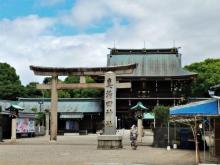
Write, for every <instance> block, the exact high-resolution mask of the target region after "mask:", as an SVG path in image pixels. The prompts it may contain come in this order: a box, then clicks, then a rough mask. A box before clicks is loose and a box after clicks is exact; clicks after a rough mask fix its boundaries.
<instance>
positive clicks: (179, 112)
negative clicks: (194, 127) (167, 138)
mask: <svg viewBox="0 0 220 165" xmlns="http://www.w3.org/2000/svg"><path fill="white" fill-rule="evenodd" d="M170 115H174V116H194V115H202V116H209V115H219V112H218V100H216V99H210V100H205V101H199V102H195V103H190V104H186V105H181V106H176V107H173V108H170Z"/></svg>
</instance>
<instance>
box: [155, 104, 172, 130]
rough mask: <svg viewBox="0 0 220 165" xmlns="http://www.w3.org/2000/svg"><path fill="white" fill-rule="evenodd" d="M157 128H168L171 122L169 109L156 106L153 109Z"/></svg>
mask: <svg viewBox="0 0 220 165" xmlns="http://www.w3.org/2000/svg"><path fill="white" fill-rule="evenodd" d="M153 112H154V114H155V120H156V125H157V126H160V127H162V126H167V122H168V120H169V107H166V106H155V107H154V109H153Z"/></svg>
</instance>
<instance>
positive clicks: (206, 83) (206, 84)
mask: <svg viewBox="0 0 220 165" xmlns="http://www.w3.org/2000/svg"><path fill="white" fill-rule="evenodd" d="M185 69H187V70H189V71H193V72H196V73H198V77H197V79H196V81H194V82H193V84H192V96H194V97H208V96H209V95H208V90H209V88H210V87H211V86H213V85H216V84H219V83H220V59H206V60H205V61H203V62H198V63H193V64H191V65H188V66H185Z"/></svg>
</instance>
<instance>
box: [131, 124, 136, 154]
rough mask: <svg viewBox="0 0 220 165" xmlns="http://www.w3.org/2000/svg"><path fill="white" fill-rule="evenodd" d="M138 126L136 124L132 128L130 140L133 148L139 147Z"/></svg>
mask: <svg viewBox="0 0 220 165" xmlns="http://www.w3.org/2000/svg"><path fill="white" fill-rule="evenodd" d="M137 136H138V133H137V127H136V126H135V125H132V127H131V130H130V141H131V148H132V149H133V150H136V149H137Z"/></svg>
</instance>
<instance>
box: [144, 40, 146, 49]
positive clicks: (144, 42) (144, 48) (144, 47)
mask: <svg viewBox="0 0 220 165" xmlns="http://www.w3.org/2000/svg"><path fill="white" fill-rule="evenodd" d="M144 49H146V45H145V40H144Z"/></svg>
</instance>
